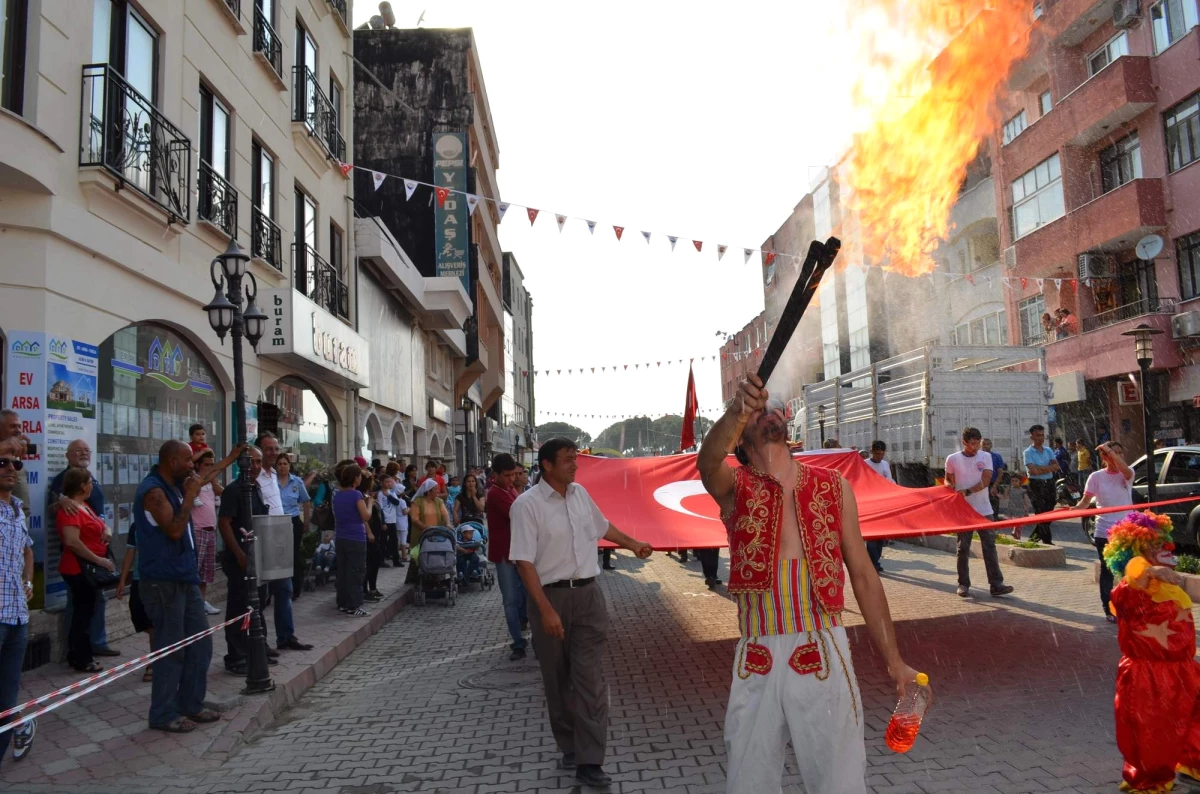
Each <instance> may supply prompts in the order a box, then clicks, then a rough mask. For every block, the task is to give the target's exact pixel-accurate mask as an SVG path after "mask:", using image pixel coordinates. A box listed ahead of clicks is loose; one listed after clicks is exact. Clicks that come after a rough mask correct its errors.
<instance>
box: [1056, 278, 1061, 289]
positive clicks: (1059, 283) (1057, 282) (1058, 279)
mask: <svg viewBox="0 0 1200 794" xmlns="http://www.w3.org/2000/svg"><path fill="white" fill-rule="evenodd" d="M1054 288H1055V289H1062V279H1061V278H1056V279H1054Z"/></svg>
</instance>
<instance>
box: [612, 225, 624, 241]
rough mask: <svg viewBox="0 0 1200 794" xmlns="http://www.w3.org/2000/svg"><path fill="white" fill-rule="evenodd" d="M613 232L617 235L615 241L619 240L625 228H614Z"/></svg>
mask: <svg viewBox="0 0 1200 794" xmlns="http://www.w3.org/2000/svg"><path fill="white" fill-rule="evenodd" d="M613 231H614V232H616V233H617V239H618V240H620V239H621V235H622V234H624V233H625V227H624V226H614V227H613Z"/></svg>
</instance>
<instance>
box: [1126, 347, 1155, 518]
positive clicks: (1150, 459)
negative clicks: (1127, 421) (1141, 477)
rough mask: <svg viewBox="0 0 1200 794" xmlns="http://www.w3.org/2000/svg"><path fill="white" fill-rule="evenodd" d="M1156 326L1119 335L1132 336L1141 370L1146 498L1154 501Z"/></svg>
mask: <svg viewBox="0 0 1200 794" xmlns="http://www.w3.org/2000/svg"><path fill="white" fill-rule="evenodd" d="M1161 333H1162V331H1160V330H1159V329H1157V328H1151V327H1150V326H1148V325H1146V324H1145V323H1142V324H1141V325H1139V326H1138V327H1137V328H1134V329H1132V330H1129V331H1126V332H1125V333H1123V334H1121V336H1132V337H1133V342H1134V345H1135V346H1136V348H1135V349H1136V351H1137V352H1136V355H1137V363H1138V367H1139V368H1141V370H1142V429H1143V430H1144V431H1145V437H1146V498H1147V499H1148V500H1149V501H1151V502H1153V501H1155V485H1156V483H1155V480H1156V479H1157V472H1155V471H1154V433H1153V432H1152V431H1151V430H1150V390H1149V385H1150V384H1149V378H1150V365H1151V364H1152V363H1154V337H1156V336H1158V335H1159V334H1161Z"/></svg>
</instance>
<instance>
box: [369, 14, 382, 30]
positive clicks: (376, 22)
mask: <svg viewBox="0 0 1200 794" xmlns="http://www.w3.org/2000/svg"><path fill="white" fill-rule="evenodd" d="M371 30H383V17H381V16H379V14H376V15H375V16H373V17H371Z"/></svg>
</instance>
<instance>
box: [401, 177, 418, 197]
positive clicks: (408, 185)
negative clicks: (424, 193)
mask: <svg viewBox="0 0 1200 794" xmlns="http://www.w3.org/2000/svg"><path fill="white" fill-rule="evenodd" d="M416 189H417V183H416V182H414V181H413V180H411V179H406V180H404V200H405V201H408V200H409V199H410V198H412V194H413V191H415V190H416Z"/></svg>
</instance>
